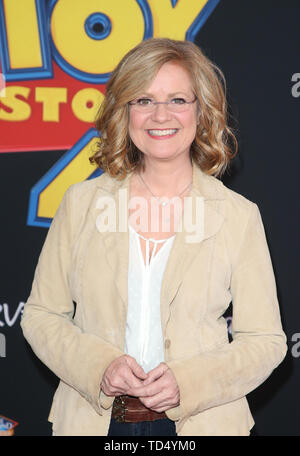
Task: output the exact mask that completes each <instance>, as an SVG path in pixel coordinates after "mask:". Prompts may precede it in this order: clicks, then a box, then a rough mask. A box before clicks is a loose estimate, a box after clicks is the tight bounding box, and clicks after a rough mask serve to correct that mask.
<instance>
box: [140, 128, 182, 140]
mask: <svg viewBox="0 0 300 456" xmlns="http://www.w3.org/2000/svg"><path fill="white" fill-rule="evenodd" d="M177 132H178V128H168V129H165V130H147V133H148V134H149V135H150V136H151V137H152V138H163V137H168V136H173V135H175V134H176V133H177Z"/></svg>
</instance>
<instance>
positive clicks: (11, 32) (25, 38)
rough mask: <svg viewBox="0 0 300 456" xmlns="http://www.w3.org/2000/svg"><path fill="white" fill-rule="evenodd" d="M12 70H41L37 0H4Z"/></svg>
mask: <svg viewBox="0 0 300 456" xmlns="http://www.w3.org/2000/svg"><path fill="white" fill-rule="evenodd" d="M3 5H4V15H5V23H6V30H7V42H8V53H9V61H10V68H11V69H20V68H39V67H41V66H42V65H43V63H42V52H41V44H40V36H39V28H38V20H37V13H36V4H35V0H22V1H21V2H20V0H3Z"/></svg>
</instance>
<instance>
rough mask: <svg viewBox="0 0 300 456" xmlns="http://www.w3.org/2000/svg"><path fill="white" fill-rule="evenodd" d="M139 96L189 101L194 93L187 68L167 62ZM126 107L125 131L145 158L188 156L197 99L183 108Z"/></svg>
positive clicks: (152, 98) (165, 158)
mask: <svg viewBox="0 0 300 456" xmlns="http://www.w3.org/2000/svg"><path fill="white" fill-rule="evenodd" d="M140 98H147V99H151V100H154V101H160V102H161V101H169V100H172V99H175V98H176V99H177V98H178V99H184V100H186V101H192V100H194V99H195V94H194V91H193V87H192V83H191V80H190V76H189V74H188V72H187V71H186V70H185V69H184V68H183V67H181V66H180V65H179V64H177V63H174V62H170V63H165V64H164V65H163V66H162V67H161V68H160V70H159V71H158V73H157V75H156V76H155V78H154V79H153V81H152V83H151V85H150V86H149V87H148V88H147V89H146V90H145V92H142V93H140V94H138V96H137V98H136V99H140ZM176 102H178V100H176ZM179 102H180V100H179ZM129 111H130V113H129V135H130V138H131V140H132V141H133V143H134V144H135V145H136V147H137V148H138V149H139V150H140V151H142V152H143V153H144V154H145V160H146V162H147V161H148V160H151V159H156V160H157V159H158V160H163V161H166V160H170V159H174V158H176V157H178V156H179V155H186V157H187V158H189V150H190V147H191V144H192V142H193V140H194V138H195V135H196V128H197V102H195V103H192V104H189V105H186V110H185V111H184V112H171V111H169V110H168V108H167V106H166V105H164V104H158V105H155V107H154V110H153V111H152V112H140V110H138V109H137V108H136V106H134V105H132V106H130V107H129Z"/></svg>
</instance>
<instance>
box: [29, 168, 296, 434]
mask: <svg viewBox="0 0 300 456" xmlns="http://www.w3.org/2000/svg"><path fill="white" fill-rule="evenodd" d="M130 176H131V174H128V176H127V177H126V178H125V180H123V181H117V180H116V179H113V178H111V177H109V176H108V175H107V174H102V175H101V176H100V177H97V178H95V179H92V180H88V181H84V182H81V183H78V184H74V185H72V186H71V187H70V188H69V189H68V190H67V192H66V193H65V195H64V198H63V200H62V202H61V204H60V206H59V208H58V210H57V213H56V215H55V217H54V219H53V221H52V224H51V227H50V229H49V231H48V234H47V238H46V241H45V244H44V246H43V249H42V252H41V255H40V258H39V261H38V265H37V268H36V272H35V276H34V281H33V285H32V290H31V294H30V296H29V298H28V301H27V303H26V305H25V309H24V314H23V318H22V321H21V325H22V329H23V332H24V336H25V337H26V339H27V340H28V342H29V343H30V345H31V346H32V349H33V350H34V352H35V353H36V355H37V356H38V357H39V358H40V359H41V360H42V361H43V362H44V363H45V364H46V365H47V366H48V367H49V368H50V369H51V370H52V371H53V372H54V373H55V374H56V375H57V376H58V377H59V378H60V380H61V381H60V384H59V386H58V389H57V391H56V393H55V396H54V399H53V404H52V408H51V412H50V416H49V421H51V422H53V429H54V432H55V434H56V435H107V431H108V426H109V422H110V416H111V406H112V402H113V399H114V398H113V397H107V396H105V395H104V394H103V392H100V383H101V379H102V376H103V373H104V371H105V369H106V368H107V366H108V365H109V364H110V362H111V361H113V360H114V359H115V358H117V357H119V356H121V355H122V354H124V341H125V329H126V312H127V279H128V245H129V238H128V236H129V233H128V230H126V231H120V230H118V229H117V230H116V231H115V232H114V231H112V230H110V231H107V232H100V231H99V226H97V220H99V219H98V216H99V214H101V211H102V210H103V207H102V208H101V205H99V197H109V198H113V199H114V201H115V203H116V208H117V209H118V208H119V202H120V211H119V210H117V211H116V212H117V225H116V226H117V227H118V226H119V225H118V220H119V217H120V214H121V210H122V207H121V206H122V204H123V203H124V201H123V200H122V201H123V202H122V201H121V199H120V194H121V193H120V190H127V195H128V196H127V198H128V197H129V192H128V190H129V180H130ZM190 195H191V196H192V198H193V199H194V198H195V197H196V196H201V197H203V198H204V236H203V238H202V239H201V240H200V241H199V242H197V243H190V242H187V237H186V234H187V233H186V232H185V228H184V226H183V229H182V231H180V232H178V233H177V234H176V237H175V240H174V244H173V246H172V250H171V252H170V256H169V258H168V263H167V266H166V270H165V273H164V277H163V283H162V290H161V322H162V331H163V337H164V341H165V362H166V363H167V364H168V365H169V367H170V368H171V369H172V371H173V373H174V375H175V377H176V380H177V383H178V385H179V389H180V405H179V406H178V407H176V408H173V409H170V410H168V411H167V415H168V416H169V418H170V419H172V420H174V421H176V429H177V433H178V435H179V436H185V435H189V436H196V435H199V436H200V435H205V436H212V435H249V433H250V429H251V428H252V426H253V424H254V421H253V418H252V415H251V413H250V411H249V407H248V403H247V400H246V397H245V395H246V394H248V393H249V392H250V391H252V390H254V389H255V388H257V387H258V386H259V385H260V384H261V383H262V382H264V381H265V380H266V379H267V377H269V375H270V374H271V372H272V371H273V369H275V368H276V367H277V366H278V364H279V363H280V362H281V361H282V360H283V358H284V357H285V354H286V351H287V345H286V337H285V334H284V332H283V330H282V326H281V320H280V313H279V308H278V300H277V294H276V284H275V280H274V273H273V268H272V263H271V259H270V255H269V250H268V246H267V242H266V238H265V233H264V228H263V224H262V220H261V216H260V212H259V209H258V207H257V205H256V204H255V203H253V202H251V201H249V200H247V199H246V198H244V197H243V196H241V195H239V194H238V193H236V192H234V191H232V190H230V189H228V188H227V187H226V186H225V185H223V183H222V182H221V181H220V180H218V179H217V178H215V177H212V176H208V175H206V174H205V173H204V172H202V171H201V170H200V169H199V168H198V167H197V166H196V165H195V164H194V165H193V184H192V189H191V192H190ZM127 201H128V200H127ZM74 302H75V303H76V312H75V314H74ZM231 302H232V306H233V315H232V337H233V340H232V342H231V343H230V342H229V340H228V332H227V323H226V320H225V318H224V317H223V314H224V312H225V310H226V309H227V308H228V306H229V304H230V303H231Z"/></svg>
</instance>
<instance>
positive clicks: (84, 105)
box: [72, 88, 104, 122]
mask: <svg viewBox="0 0 300 456" xmlns="http://www.w3.org/2000/svg"><path fill="white" fill-rule="evenodd" d="M103 99H104V95H103V93H102V92H100V91H99V90H97V89H92V88H88V89H82V90H79V92H77V93H76V95H75V96H74V98H73V100H72V110H73V113H74V115H75V116H76V117H77V118H78V119H79V120H82V121H83V122H94V120H95V117H96V113H97V111H98V109H99V106H100V104H101V103H102V101H103Z"/></svg>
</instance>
